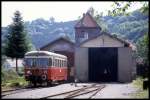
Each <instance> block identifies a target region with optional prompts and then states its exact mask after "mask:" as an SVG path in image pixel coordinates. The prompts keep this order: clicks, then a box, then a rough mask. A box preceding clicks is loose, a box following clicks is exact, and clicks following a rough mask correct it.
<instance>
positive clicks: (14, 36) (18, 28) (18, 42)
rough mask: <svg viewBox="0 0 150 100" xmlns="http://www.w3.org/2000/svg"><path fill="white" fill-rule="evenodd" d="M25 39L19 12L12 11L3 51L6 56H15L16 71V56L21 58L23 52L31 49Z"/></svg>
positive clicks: (25, 35) (25, 34)
mask: <svg viewBox="0 0 150 100" xmlns="http://www.w3.org/2000/svg"><path fill="white" fill-rule="evenodd" d="M29 44H30V43H29V41H28V40H27V33H26V31H25V30H24V22H23V20H22V17H21V13H20V12H19V11H16V12H15V13H14V18H13V23H12V24H11V25H9V30H8V35H7V36H6V45H5V47H4V52H5V55H6V56H7V57H10V58H12V59H14V58H16V72H17V73H18V62H17V60H18V58H23V57H24V54H25V53H26V52H27V51H29V50H31V45H29Z"/></svg>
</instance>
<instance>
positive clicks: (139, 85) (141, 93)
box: [131, 77, 149, 98]
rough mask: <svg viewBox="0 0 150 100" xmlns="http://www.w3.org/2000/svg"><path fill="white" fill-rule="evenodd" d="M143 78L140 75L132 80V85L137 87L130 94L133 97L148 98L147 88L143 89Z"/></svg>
mask: <svg viewBox="0 0 150 100" xmlns="http://www.w3.org/2000/svg"><path fill="white" fill-rule="evenodd" d="M143 80H144V79H143V78H142V77H138V78H136V80H134V81H133V82H132V84H133V86H134V87H135V88H138V89H139V90H138V91H137V92H136V93H135V94H131V96H132V97H133V98H149V90H148V89H147V90H143Z"/></svg>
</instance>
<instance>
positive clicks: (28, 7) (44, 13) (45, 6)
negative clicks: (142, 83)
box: [2, 1, 140, 27]
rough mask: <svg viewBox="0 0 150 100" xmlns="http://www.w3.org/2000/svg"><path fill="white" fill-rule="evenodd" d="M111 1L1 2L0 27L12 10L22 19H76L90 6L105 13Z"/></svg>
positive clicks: (9, 16) (138, 5) (138, 6)
mask: <svg viewBox="0 0 150 100" xmlns="http://www.w3.org/2000/svg"><path fill="white" fill-rule="evenodd" d="M112 3H113V2H104V1H103V2H98V1H97V2H54V1H53V2H25V1H24V2H23V1H22V2H4V1H3V2H2V27H4V26H7V25H9V24H10V23H11V22H12V17H13V16H14V15H13V14H14V12H15V11H16V10H19V11H20V12H21V13H22V17H23V20H24V21H32V20H35V19H37V18H43V19H45V20H48V19H49V18H50V17H51V16H53V17H54V18H55V21H56V22H60V21H63V22H65V21H71V20H76V19H77V18H78V16H82V14H83V13H86V11H87V9H88V8H90V7H91V6H92V7H93V8H94V9H95V10H96V11H98V12H103V13H104V14H106V13H107V10H110V9H112V7H111V5H112ZM138 8H140V4H137V5H134V7H132V9H131V11H133V10H135V9H138Z"/></svg>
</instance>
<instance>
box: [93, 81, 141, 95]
mask: <svg viewBox="0 0 150 100" xmlns="http://www.w3.org/2000/svg"><path fill="white" fill-rule="evenodd" d="M136 91H138V89H136V88H134V87H133V85H132V84H131V83H126V84H118V83H113V84H106V87H105V88H104V89H102V90H101V91H100V92H98V93H97V94H96V95H95V96H94V97H93V98H132V97H131V95H130V94H134V93H136Z"/></svg>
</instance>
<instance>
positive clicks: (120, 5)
mask: <svg viewBox="0 0 150 100" xmlns="http://www.w3.org/2000/svg"><path fill="white" fill-rule="evenodd" d="M140 3H141V4H142V5H143V6H142V7H141V8H140V11H141V12H142V13H144V14H147V15H148V12H149V6H148V2H140ZM133 4H136V2H134V1H132V2H131V1H128V2H127V1H122V2H120V1H119V2H118V1H115V2H114V4H113V5H112V7H113V9H112V10H108V15H109V16H110V15H111V16H117V15H129V14H130V13H129V12H127V10H128V9H130V7H131V6H132V5H133Z"/></svg>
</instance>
